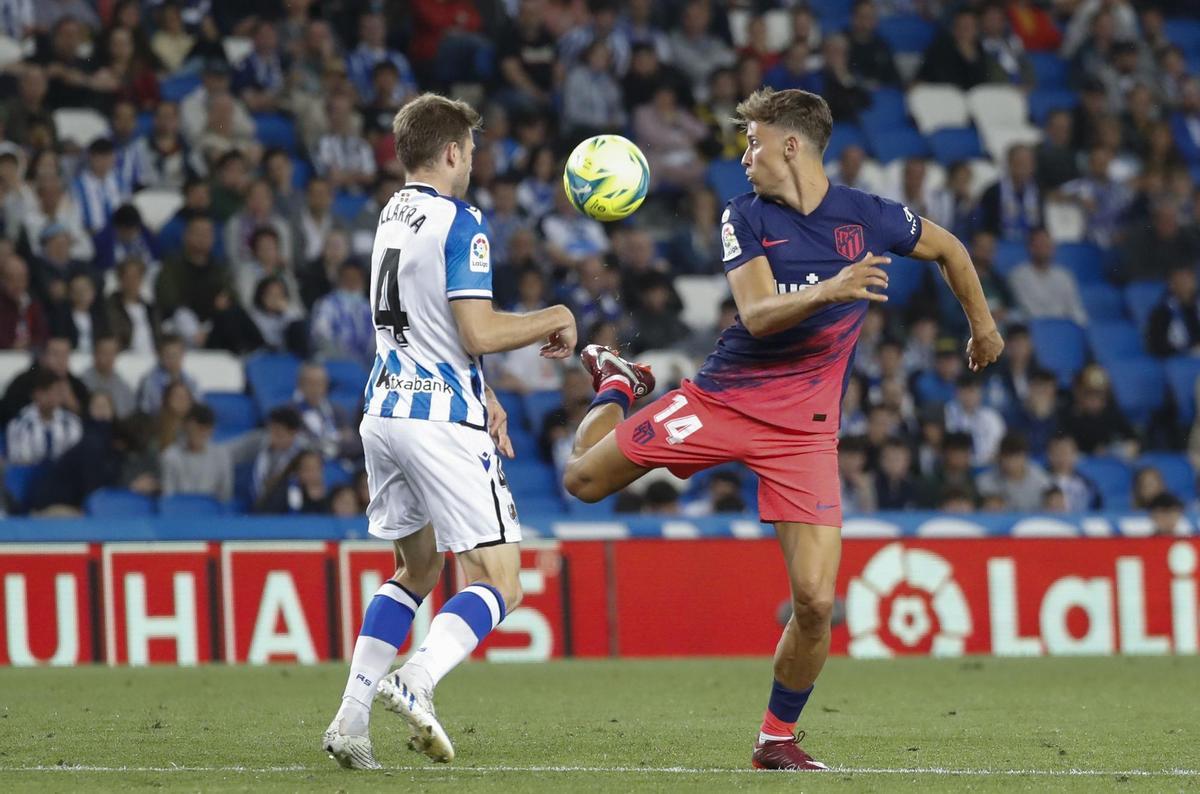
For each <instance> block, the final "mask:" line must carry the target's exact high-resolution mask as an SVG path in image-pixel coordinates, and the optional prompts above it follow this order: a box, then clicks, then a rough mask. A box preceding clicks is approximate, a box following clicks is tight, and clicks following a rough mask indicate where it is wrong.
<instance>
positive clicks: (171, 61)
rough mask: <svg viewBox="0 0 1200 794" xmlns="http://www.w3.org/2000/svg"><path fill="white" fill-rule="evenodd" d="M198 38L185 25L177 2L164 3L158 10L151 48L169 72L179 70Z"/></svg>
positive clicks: (172, 72) (151, 38)
mask: <svg viewBox="0 0 1200 794" xmlns="http://www.w3.org/2000/svg"><path fill="white" fill-rule="evenodd" d="M195 44H196V39H195V37H193V36H192V35H191V34H190V33H188V32H187V29H186V28H185V27H184V26H183V16H182V14H181V13H180V9H179V6H178V5H177V4H175V3H163V4H162V6H161V7H160V8H159V11H158V28H157V30H155V31H154V35H152V36H151V37H150V49H151V50H153V51H154V55H155V56H156V57H157V58H158V60H159V62H161V63H162V65H163V68H164V69H165V70H166V72H167V73H168V74H174V73H175V72H178V71H179V69H180V67H182V66H183V62H184V61H185V60H186V59H187V57H188V53H190V52H191V51H192V47H194V46H195Z"/></svg>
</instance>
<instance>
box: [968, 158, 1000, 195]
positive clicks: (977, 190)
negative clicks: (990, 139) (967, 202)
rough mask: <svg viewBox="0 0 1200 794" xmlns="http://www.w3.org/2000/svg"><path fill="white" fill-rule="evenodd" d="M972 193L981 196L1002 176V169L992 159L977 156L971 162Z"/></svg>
mask: <svg viewBox="0 0 1200 794" xmlns="http://www.w3.org/2000/svg"><path fill="white" fill-rule="evenodd" d="M970 165H971V195H972V196H973V197H974V198H979V197H980V196H982V195H983V191H985V190H987V189H988V188H989V187H991V186H992V185H993V184H995V182H996V180H997V179H999V178H1000V169H999V168H997V167H996V164H995V163H993V162H992V161H991V160H984V159H982V158H977V159H975V160H972V161H971V163H970Z"/></svg>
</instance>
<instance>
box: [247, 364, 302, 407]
mask: <svg viewBox="0 0 1200 794" xmlns="http://www.w3.org/2000/svg"><path fill="white" fill-rule="evenodd" d="M299 371H300V359H298V358H296V357H295V356H293V355H290V354H287V353H258V354H256V355H253V356H251V357H250V358H248V359H246V382H247V383H249V384H250V392H251V394H252V395H253V396H254V401H255V402H256V403H258V409H259V411H260V412H261V413H262V414H263V415H264V416H265V415H266V414H267V413H268V412H269V411H270V410H271V409H272V408H274V407H275V406H277V405H281V404H282V403H286V402H289V401H290V400H291V399H292V392H293V391H295V389H296V374H297V373H298V372H299Z"/></svg>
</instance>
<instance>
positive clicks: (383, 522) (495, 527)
mask: <svg viewBox="0 0 1200 794" xmlns="http://www.w3.org/2000/svg"><path fill="white" fill-rule="evenodd" d="M359 432H360V433H361V434H362V440H363V450H364V451H365V453H366V463H367V488H368V490H369V491H370V494H371V503H370V504H369V505H367V522H368V524H369V528H370V532H371V534H372V535H374V536H375V537H377V538H384V539H385V540H399V539H400V538H404V537H408V536H409V535H411V534H413V533H414V532H417V531H419V530H420V529H421V528H422V527H424V526H425V525H426V524H428V523H430V522H433V532H434V536H435V537H436V538H437V548H438V551H456V552H457V551H469V550H470V549H473V548H475V547H476V546H479V545H481V544H485V543H516V542H518V541H520V540H521V523H520V522H519V521H518V520H517V507H516V504H515V503H514V502H513V497H512V492H511V491H510V490H509V489H508V480H507V479H505V477H504V472H503V470H502V469H501V468H500V454H499V452H497V450H496V444H495V442H494V441H492V437H491V436H490V435H488V433H487V431H485V430H478V429H475V428H471V427H467V426H466V425H460V424H457V423H455V422H434V421H430V420H427V419H405V418H400V417H389V418H385V417H380V416H371V415H369V414H368V415H367V416H364V417H363V420H362V424H361V425H359Z"/></svg>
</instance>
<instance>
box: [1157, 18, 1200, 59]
mask: <svg viewBox="0 0 1200 794" xmlns="http://www.w3.org/2000/svg"><path fill="white" fill-rule="evenodd" d="M1163 32H1164V33H1166V35H1167V39H1168V40H1169V41H1170V42H1171V43H1172V44H1176V45H1178V46H1179V49H1181V50H1183V51H1184V52H1187V53H1196V52H1200V20H1196V19H1184V18H1182V17H1181V18H1177V19H1168V20H1167V21H1166V23H1165V24H1164V26H1163Z"/></svg>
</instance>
